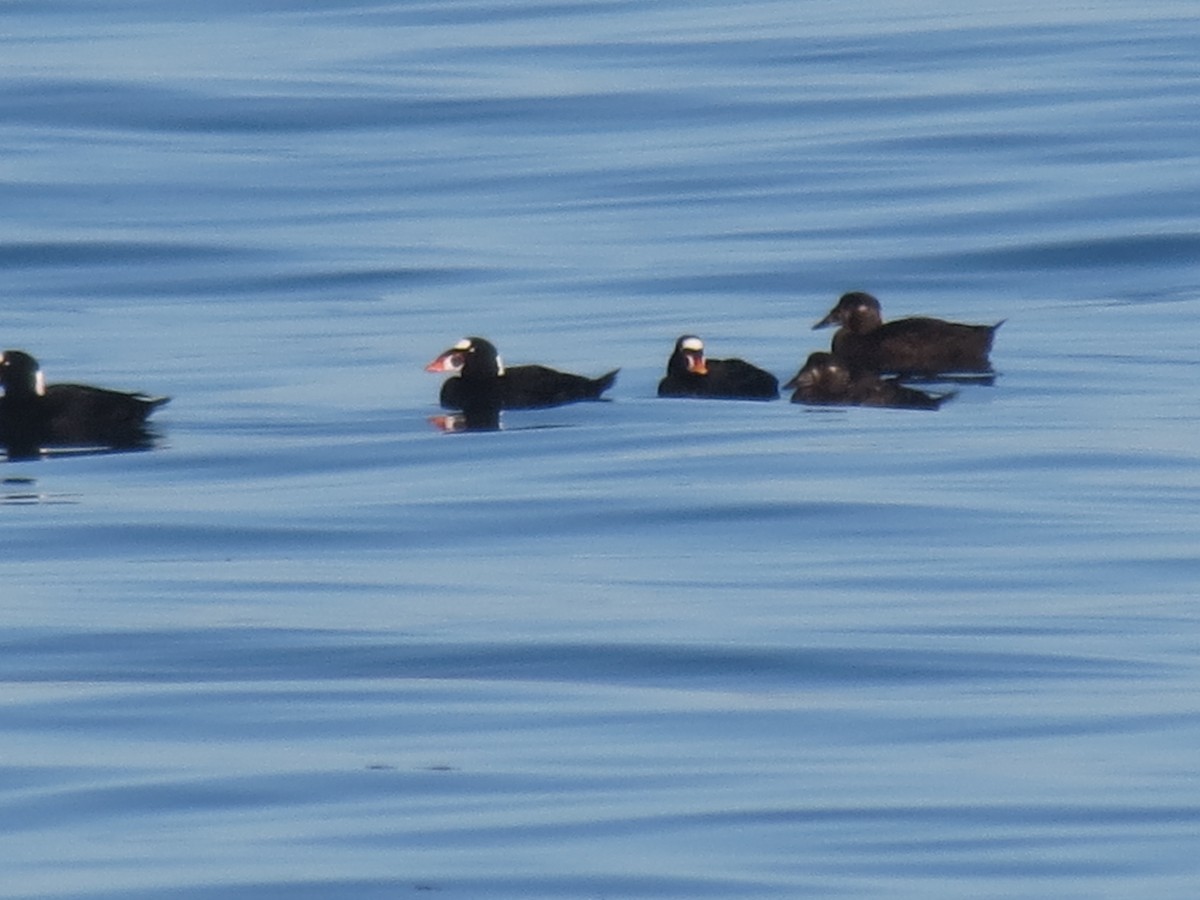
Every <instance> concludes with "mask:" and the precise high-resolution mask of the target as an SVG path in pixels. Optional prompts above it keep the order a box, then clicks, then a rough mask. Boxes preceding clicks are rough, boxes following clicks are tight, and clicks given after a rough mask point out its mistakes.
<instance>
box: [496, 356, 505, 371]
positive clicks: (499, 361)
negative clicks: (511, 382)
mask: <svg viewBox="0 0 1200 900" xmlns="http://www.w3.org/2000/svg"><path fill="white" fill-rule="evenodd" d="M496 374H497V375H503V374H504V360H503V359H501V358H500V354H499V353H497V354H496Z"/></svg>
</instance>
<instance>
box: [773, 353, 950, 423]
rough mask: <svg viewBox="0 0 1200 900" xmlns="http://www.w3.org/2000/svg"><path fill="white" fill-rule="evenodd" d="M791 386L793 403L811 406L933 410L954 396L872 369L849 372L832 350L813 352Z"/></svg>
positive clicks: (790, 383)
mask: <svg viewBox="0 0 1200 900" xmlns="http://www.w3.org/2000/svg"><path fill="white" fill-rule="evenodd" d="M784 388H794V389H795V393H794V394H792V402H793V403H808V404H811V405H815V406H888V407H893V408H896V409H937V408H938V407H939V406H941V405H942V404H943V403H944V402H946V401H947V400H949V399H950V398H951V397H953V396H954V394H953V393H948V394H927V393H925V392H924V391H918V390H916V389H915V388H910V387H905V386H904V385H903V384H901V383H900V381H899V379H897V378H880V377H879V376H878V375H876V374H875V373H874V372H857V373H855V372H853V371H852V370H851V369H850V367H849V366H847V365H846V363H845V362H844V361H843V360H841V359H840V358H838V357H836V356H834V355H833V354H832V353H824V352H819V353H813V354H812V355H810V356H809V357H808V359H807V360H806V361H805V363H804V366H803V368H801V369H800V371H799V372H797V373H796V375H795V376H794V377H793V378H792V379H791V381H789V382H788V383H787V384H785V385H784Z"/></svg>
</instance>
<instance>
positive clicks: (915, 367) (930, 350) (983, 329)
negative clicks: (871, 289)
mask: <svg viewBox="0 0 1200 900" xmlns="http://www.w3.org/2000/svg"><path fill="white" fill-rule="evenodd" d="M1002 324H1004V322H1003V320H1001V321H999V322H997V323H996V324H995V325H963V324H961V323H958V322H946V321H943V320H942V319H931V318H927V317H924V316H919V317H914V318H909V319H896V320H894V321H892V322H886V323H885V322H884V321H883V313H882V311H881V310H880V306H879V301H878V300H876V299H875V298H874V297H872V296H871V295H870V294H867V293H863V292H862V291H854V292H852V293H849V294H844V295H843V296H842V298H841V299H840V300H838V302H837V305H836V306H834V308H833V309H831V310H830V311H829V315H827V316H825V318H823V319H822V320H821V321H819V322H818V323H817V324H816V325H814V326H813V328H814V329H816V328H824V327H825V326H826V325H840V326H841V327H840V328H839V329H838V330H837V332H836V333H835V334H834V336H833V345H832V348H831V349H832V351H833V353H834V354H835V355H836V356H837V357H839V358H840V359H841V360H842V361H844V362H845V363H846V364H847V365H849V366H850V368H851V369H853V370H854V371H856V372H861V371H868V372H876V373H878V374H881V375H916V376H923V377H932V376H935V375H945V374H955V373H964V372H991V371H992V365H991V362H990V361H989V360H988V353H989V352H990V351H991V349H992V339H993V338H994V337H995V335H996V329H997V328H999V327H1000V326H1001V325H1002Z"/></svg>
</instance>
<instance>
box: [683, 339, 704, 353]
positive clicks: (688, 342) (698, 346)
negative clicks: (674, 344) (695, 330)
mask: <svg viewBox="0 0 1200 900" xmlns="http://www.w3.org/2000/svg"><path fill="white" fill-rule="evenodd" d="M679 346H680V347H681V348H683V349H684V350H694V351H696V352H701V351H703V350H704V341H702V340H700V338H698V337H690V338H685V339H684V341H683V343H682V344H680V345H679Z"/></svg>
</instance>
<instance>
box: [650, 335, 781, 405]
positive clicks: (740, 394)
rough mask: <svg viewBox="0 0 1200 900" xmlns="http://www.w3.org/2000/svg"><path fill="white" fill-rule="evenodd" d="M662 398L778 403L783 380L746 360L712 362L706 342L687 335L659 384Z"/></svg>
mask: <svg viewBox="0 0 1200 900" xmlns="http://www.w3.org/2000/svg"><path fill="white" fill-rule="evenodd" d="M658 396H660V397H707V398H712V399H722V400H774V399H775V398H776V397H778V396H779V379H777V378H776V377H775V376H774V375H772V374H771V373H770V372H766V371H764V370H762V369H760V368H758V366H753V365H751V364H750V363H748V362H746V361H745V360H742V359H709V358H708V357H706V356H705V355H704V341H702V340H700V338H698V337H696V336H695V335H694V334H685V335H684V336H683V337H681V338H680V339H679V340H677V341H676V342H675V351H674V352H673V353H672V354H671V358H670V359H669V360H667V375H666V377H665V378H663V380H662V381H660V382H659V383H658Z"/></svg>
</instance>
